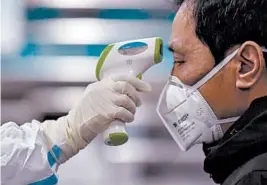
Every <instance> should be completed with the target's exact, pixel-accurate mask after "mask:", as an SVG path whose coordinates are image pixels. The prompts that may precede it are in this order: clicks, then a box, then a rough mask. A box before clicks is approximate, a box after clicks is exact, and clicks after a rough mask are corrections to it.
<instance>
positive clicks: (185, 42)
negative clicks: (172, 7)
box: [169, 3, 196, 50]
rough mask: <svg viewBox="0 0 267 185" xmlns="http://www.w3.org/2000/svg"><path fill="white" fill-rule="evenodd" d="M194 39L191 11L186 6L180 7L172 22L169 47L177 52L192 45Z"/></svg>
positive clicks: (193, 23)
mask: <svg viewBox="0 0 267 185" xmlns="http://www.w3.org/2000/svg"><path fill="white" fill-rule="evenodd" d="M184 4H185V3H184ZM194 37H196V35H195V22H194V20H193V17H192V13H191V9H190V8H188V7H187V6H186V5H182V6H181V7H180V9H179V10H178V12H177V14H176V16H175V19H174V21H173V25H172V33H171V36H170V39H169V46H170V47H171V48H175V49H177V50H180V49H185V48H186V47H187V46H189V45H193V44H194V43H193V41H194V39H193V38H194Z"/></svg>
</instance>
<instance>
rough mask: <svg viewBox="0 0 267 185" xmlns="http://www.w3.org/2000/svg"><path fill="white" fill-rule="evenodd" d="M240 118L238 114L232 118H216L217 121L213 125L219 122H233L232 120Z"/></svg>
mask: <svg viewBox="0 0 267 185" xmlns="http://www.w3.org/2000/svg"><path fill="white" fill-rule="evenodd" d="M239 118H240V116H236V117H232V118H226V119H220V120H216V121H214V123H213V124H212V125H219V124H223V123H232V122H235V121H236V120H238V119H239Z"/></svg>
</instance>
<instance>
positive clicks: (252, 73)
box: [236, 41, 264, 89]
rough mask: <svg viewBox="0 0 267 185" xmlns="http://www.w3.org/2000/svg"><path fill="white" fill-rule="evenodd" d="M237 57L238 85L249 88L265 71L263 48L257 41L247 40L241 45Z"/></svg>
mask: <svg viewBox="0 0 267 185" xmlns="http://www.w3.org/2000/svg"><path fill="white" fill-rule="evenodd" d="M236 59H237V60H238V67H237V71H236V87H237V88H239V89H249V88H251V87H252V86H253V85H254V84H255V83H256V82H257V81H258V80H259V79H260V77H261V75H262V74H263V71H264V56H263V52H262V48H261V47H260V46H259V45H258V44H257V43H255V42H252V41H247V42H245V43H244V44H242V45H241V47H240V49H239V51H238V53H237V56H236Z"/></svg>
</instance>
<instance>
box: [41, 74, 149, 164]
mask: <svg viewBox="0 0 267 185" xmlns="http://www.w3.org/2000/svg"><path fill="white" fill-rule="evenodd" d="M150 90H151V86H150V85H149V84H148V83H146V82H144V81H142V80H139V79H137V78H135V77H131V76H116V77H110V78H107V79H103V80H101V81H99V82H96V83H93V84H90V85H88V87H87V88H86V90H85V92H84V95H83V97H82V98H81V100H80V101H79V102H78V104H77V105H76V106H75V107H74V108H73V109H71V111H70V112H69V113H68V115H67V116H64V117H61V118H59V119H58V120H56V121H45V122H44V123H43V128H44V133H45V136H46V140H47V144H48V146H49V148H50V149H51V148H52V147H53V146H54V145H57V146H58V147H59V148H61V150H62V151H63V154H62V155H61V156H60V158H59V159H58V160H57V162H58V163H63V162H65V161H66V160H68V159H69V158H71V157H72V156H73V155H75V154H77V153H78V152H79V150H81V149H83V148H84V147H86V146H87V144H88V143H90V141H92V140H93V139H94V138H95V137H96V135H97V134H98V133H101V132H103V131H105V130H106V129H107V128H108V127H109V124H110V123H111V122H112V121H114V120H115V119H120V120H122V121H124V122H126V123H129V122H132V121H133V120H134V114H135V111H136V107H137V106H140V105H141V101H140V98H139V92H149V91H150Z"/></svg>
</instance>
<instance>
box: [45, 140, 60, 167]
mask: <svg viewBox="0 0 267 185" xmlns="http://www.w3.org/2000/svg"><path fill="white" fill-rule="evenodd" d="M61 154H62V150H61V149H60V148H59V147H58V146H57V145H55V146H53V147H52V149H51V150H50V151H49V152H48V153H47V159H48V163H49V165H50V167H53V166H54V164H55V163H56V162H57V161H58V160H59V157H60V156H61Z"/></svg>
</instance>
